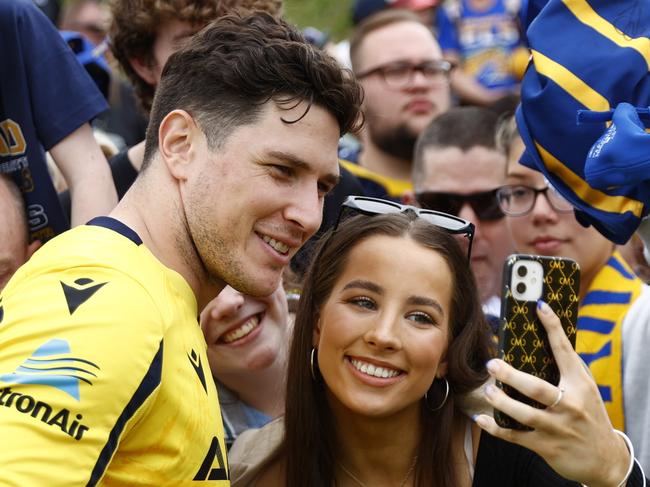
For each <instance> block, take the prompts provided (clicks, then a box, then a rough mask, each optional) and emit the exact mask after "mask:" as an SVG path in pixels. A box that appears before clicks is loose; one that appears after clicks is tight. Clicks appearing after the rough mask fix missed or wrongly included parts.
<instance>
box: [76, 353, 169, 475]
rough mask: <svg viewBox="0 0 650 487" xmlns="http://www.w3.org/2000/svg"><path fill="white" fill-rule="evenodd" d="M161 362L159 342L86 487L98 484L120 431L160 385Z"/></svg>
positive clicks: (113, 450) (161, 355)
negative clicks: (156, 350) (154, 354)
mask: <svg viewBox="0 0 650 487" xmlns="http://www.w3.org/2000/svg"><path fill="white" fill-rule="evenodd" d="M162 361H163V342H162V340H161V341H160V346H159V347H158V352H156V356H155V357H154V358H153V360H152V361H151V365H150V366H149V370H147V373H146V374H145V376H144V377H143V378H142V382H140V385H139V386H138V389H137V390H136V391H135V394H133V397H131V400H130V401H129V403H128V404H127V405H126V407H125V408H124V410H123V411H122V414H120V417H119V418H118V419H117V421H116V422H115V425H114V426H113V429H112V430H111V432H110V434H109V435H108V440H107V441H106V445H104V448H103V449H102V452H101V453H100V454H99V457H98V458H97V463H95V467H94V468H93V471H92V474H91V475H90V480H89V481H88V483H87V484H86V485H87V486H94V485H96V484H97V482H99V479H101V478H102V475H104V471H105V470H106V467H108V464H109V462H110V460H111V458H112V457H113V453H115V450H116V449H117V444H118V440H119V438H120V435H121V434H122V431H123V430H124V426H126V423H127V421H129V420H130V419H131V418H132V417H133V415H134V414H135V413H136V412H137V411H138V409H139V408H140V407H141V406H142V405H143V404H144V402H145V401H146V400H147V398H148V397H149V396H150V395H151V394H152V392H153V391H154V390H155V389H156V388H157V387H158V386H159V385H160V379H161V375H162Z"/></svg>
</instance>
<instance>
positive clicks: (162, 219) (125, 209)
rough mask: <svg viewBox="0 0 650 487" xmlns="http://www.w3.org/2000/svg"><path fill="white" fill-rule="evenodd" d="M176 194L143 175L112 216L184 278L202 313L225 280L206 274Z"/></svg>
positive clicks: (162, 261)
mask: <svg viewBox="0 0 650 487" xmlns="http://www.w3.org/2000/svg"><path fill="white" fill-rule="evenodd" d="M152 185H153V186H152ZM151 187H158V188H163V187H165V190H161V191H152V190H151ZM162 195H166V196H165V197H163V196H162ZM173 195H175V192H174V188H172V187H171V186H169V185H167V184H165V182H163V181H161V180H160V179H157V180H156V181H150V180H149V178H147V177H140V178H138V179H137V180H136V181H135V183H134V184H133V186H132V187H131V188H130V189H129V191H127V193H126V195H124V198H122V200H121V201H120V202H119V203H118V205H117V206H116V207H115V209H114V210H113V211H112V212H111V213H110V216H111V217H113V218H116V219H117V220H120V221H121V222H123V223H124V224H125V225H127V226H129V227H130V228H132V229H133V230H134V231H135V232H136V233H137V234H138V235H139V236H140V238H141V239H142V242H143V243H144V245H145V246H146V247H147V248H148V249H149V251H150V252H151V253H152V254H153V255H154V256H155V257H156V258H157V259H158V260H159V261H160V262H161V263H162V264H163V265H164V266H166V267H168V268H170V269H172V270H174V271H176V272H178V273H179V274H180V275H181V276H182V277H183V278H184V279H185V281H186V282H187V283H188V285H189V286H190V288H192V291H193V292H194V295H195V296H196V301H197V306H198V311H199V312H200V311H201V310H202V309H203V307H204V306H205V305H206V304H207V303H208V302H209V301H210V300H212V299H213V298H214V297H215V296H216V295H217V294H219V293H220V292H221V290H222V289H223V287H224V286H225V283H222V282H213V279H210V278H209V277H208V275H207V274H206V271H205V269H204V268H203V266H202V263H201V259H200V258H199V256H198V254H197V253H196V249H195V248H194V244H193V242H192V241H191V239H190V237H189V235H188V232H187V225H186V223H185V221H184V219H185V215H184V214H179V212H178V209H179V207H180V205H179V204H178V202H175V201H174V197H173ZM170 196H171V197H170ZM151 208H155V210H151Z"/></svg>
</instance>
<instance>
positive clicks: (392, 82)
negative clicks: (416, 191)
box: [342, 10, 451, 199]
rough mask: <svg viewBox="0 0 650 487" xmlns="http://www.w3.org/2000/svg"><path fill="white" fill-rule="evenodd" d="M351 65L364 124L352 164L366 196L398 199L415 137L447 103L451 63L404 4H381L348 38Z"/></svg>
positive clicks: (406, 187)
mask: <svg viewBox="0 0 650 487" xmlns="http://www.w3.org/2000/svg"><path fill="white" fill-rule="evenodd" d="M350 58H351V61H352V68H353V70H354V73H355V75H356V76H357V78H358V79H359V82H360V83H361V85H362V86H363V89H364V92H365V98H364V104H363V112H364V116H365V120H366V124H365V127H364V130H363V132H362V133H361V142H362V149H361V152H360V153H359V154H358V155H352V154H342V156H344V157H347V158H349V159H350V160H355V162H357V163H358V164H353V163H352V162H344V163H343V165H344V167H345V168H347V169H349V170H350V171H351V172H352V173H354V174H355V175H357V177H359V178H360V179H361V182H362V184H363V186H364V191H365V193H366V196H376V197H380V198H381V197H384V198H385V197H389V198H393V199H399V198H400V197H401V196H402V194H403V193H404V192H405V191H407V190H409V189H410V188H411V182H410V179H411V161H412V158H413V148H414V146H415V141H416V139H417V137H418V135H419V134H420V132H422V130H424V128H425V127H426V126H427V125H429V123H430V122H431V121H432V120H433V119H434V118H435V117H436V116H438V115H440V114H441V113H443V112H445V111H446V110H447V109H448V108H449V104H450V94H449V72H450V70H451V64H450V63H448V62H447V61H444V60H443V59H442V54H441V51H440V47H439V46H438V43H437V42H436V40H435V38H434V37H433V34H432V32H431V29H429V28H428V27H427V26H425V25H424V24H423V23H422V22H421V21H420V18H419V17H418V16H417V14H415V13H413V12H410V11H408V10H386V11H383V12H379V13H377V14H375V15H372V16H371V17H368V18H367V19H366V20H364V21H363V22H362V23H361V24H359V26H358V27H357V29H356V30H355V32H354V34H353V35H352V38H351V41H350Z"/></svg>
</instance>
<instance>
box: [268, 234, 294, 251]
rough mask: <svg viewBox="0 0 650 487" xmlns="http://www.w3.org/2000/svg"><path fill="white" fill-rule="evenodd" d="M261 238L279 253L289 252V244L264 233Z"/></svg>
mask: <svg viewBox="0 0 650 487" xmlns="http://www.w3.org/2000/svg"><path fill="white" fill-rule="evenodd" d="M262 240H264V241H265V242H266V243H267V244H269V245H270V246H271V247H273V248H274V249H275V250H277V251H278V252H280V253H281V254H286V253H287V252H289V246H288V245H287V244H284V243H282V242H278V241H277V240H275V239H272V238H271V237H267V236H266V235H262Z"/></svg>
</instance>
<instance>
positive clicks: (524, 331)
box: [494, 254, 580, 430]
mask: <svg viewBox="0 0 650 487" xmlns="http://www.w3.org/2000/svg"><path fill="white" fill-rule="evenodd" d="M521 260H534V261H537V262H539V263H540V264H542V268H543V270H544V283H543V285H542V298H541V299H543V300H544V301H546V302H547V303H548V305H549V306H550V307H551V309H552V310H553V311H554V312H555V314H557V315H558V317H559V318H560V321H561V322H562V327H563V328H564V332H565V333H566V335H567V336H568V337H569V340H570V341H571V345H572V346H573V347H574V348H575V340H576V323H577V320H578V299H579V290H580V268H579V266H578V264H577V263H576V262H575V261H574V260H571V259H567V258H562V257H543V256H538V255H524V254H516V255H511V256H510V257H508V259H506V262H505V264H504V266H503V287H502V293H503V294H502V298H501V326H500V328H499V357H500V358H501V359H503V360H504V361H505V362H507V363H508V364H510V365H512V366H513V367H514V368H515V369H518V370H521V371H523V372H527V373H529V374H532V375H534V376H536V377H539V378H541V379H544V380H546V381H548V382H550V383H551V384H554V385H557V384H558V383H559V382H560V373H559V371H558V368H557V365H556V364H555V359H554V358H553V352H552V350H551V347H550V345H549V343H548V340H547V336H546V330H545V329H544V326H543V325H542V324H541V322H540V321H539V318H538V317H537V312H536V308H537V303H536V302H535V301H521V300H517V299H515V298H514V297H513V295H512V290H511V289H510V282H511V274H512V271H513V267H514V264H515V263H516V262H518V261H521ZM497 386H498V387H500V388H501V389H503V391H504V392H505V393H506V394H508V395H509V396H510V397H512V398H514V399H516V400H518V401H521V402H523V403H526V404H530V405H532V406H534V407H536V408H545V407H546V406H545V405H543V404H540V403H538V402H536V401H533V400H532V399H530V398H528V397H527V396H524V395H523V394H521V393H520V392H519V391H517V390H516V389H514V388H512V387H510V386H508V385H507V384H502V383H500V382H499V381H497ZM494 419H495V421H496V422H497V424H498V425H499V426H501V427H503V428H511V429H523V430H530V429H531V428H529V427H527V426H524V425H522V424H521V423H519V422H518V421H516V420H514V419H513V418H511V417H510V416H508V415H507V414H505V413H502V412H501V411H498V410H496V409H495V410H494Z"/></svg>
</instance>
